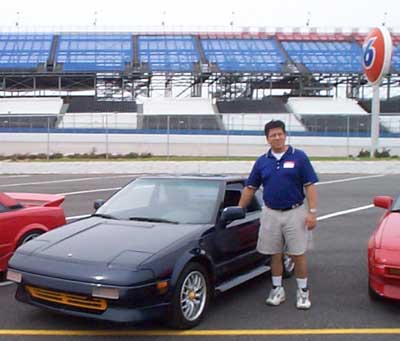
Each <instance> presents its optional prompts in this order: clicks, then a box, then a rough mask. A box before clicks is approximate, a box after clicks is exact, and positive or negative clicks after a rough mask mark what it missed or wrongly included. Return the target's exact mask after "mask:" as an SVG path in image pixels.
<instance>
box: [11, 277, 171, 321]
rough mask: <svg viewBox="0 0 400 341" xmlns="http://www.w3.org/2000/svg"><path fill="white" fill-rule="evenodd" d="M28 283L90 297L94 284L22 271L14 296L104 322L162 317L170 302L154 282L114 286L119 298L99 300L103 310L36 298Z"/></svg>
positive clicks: (59, 310)
mask: <svg viewBox="0 0 400 341" xmlns="http://www.w3.org/2000/svg"><path fill="white" fill-rule="evenodd" d="M28 286H29V287H34V288H39V290H40V288H41V289H46V290H50V291H52V292H55V293H67V294H70V295H71V296H72V295H80V296H82V297H87V298H88V299H91V293H92V290H93V288H94V287H95V286H96V285H95V284H92V283H84V282H76V281H70V280H66V279H59V278H51V277H47V276H41V275H37V274H32V273H27V272H22V282H21V283H20V284H19V285H18V288H17V291H16V294H15V297H16V299H17V300H19V301H21V302H24V303H28V304H31V305H34V306H37V307H40V308H44V309H47V310H51V311H55V312H59V313H63V314H69V315H75V316H82V317H87V318H93V319H100V320H107V321H115V322H139V321H144V320H149V319H157V318H160V317H163V316H165V313H166V310H167V308H168V305H169V301H168V299H167V297H166V296H165V295H160V294H159V293H158V292H157V290H156V286H155V283H150V284H146V285H141V286H132V287H115V286H114V288H117V289H118V291H119V298H118V299H115V300H114V299H102V300H103V301H105V302H106V308H105V309H104V310H102V311H100V310H92V309H88V308H84V307H83V308H82V307H77V306H72V305H70V304H68V303H67V304H64V303H62V302H57V301H54V300H53V301H52V300H51V299H46V298H45V299H38V298H37V297H34V296H33V295H32V294H31V292H30V291H29V290H28V289H27V288H28Z"/></svg>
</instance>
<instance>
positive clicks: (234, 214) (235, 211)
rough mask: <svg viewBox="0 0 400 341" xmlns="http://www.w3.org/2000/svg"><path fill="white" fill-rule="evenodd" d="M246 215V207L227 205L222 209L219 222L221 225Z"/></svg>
mask: <svg viewBox="0 0 400 341" xmlns="http://www.w3.org/2000/svg"><path fill="white" fill-rule="evenodd" d="M244 217H246V211H245V210H244V208H242V207H240V206H229V207H225V208H224V210H223V211H222V213H221V216H220V218H219V222H220V224H221V225H227V224H229V223H230V222H231V221H234V220H237V219H243V218H244Z"/></svg>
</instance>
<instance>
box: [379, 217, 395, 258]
mask: <svg viewBox="0 0 400 341" xmlns="http://www.w3.org/2000/svg"><path fill="white" fill-rule="evenodd" d="M378 236H379V239H380V240H379V242H380V243H379V244H380V245H379V246H380V248H382V249H385V250H398V251H400V213H398V212H393V213H390V214H389V215H387V216H386V217H385V218H384V219H383V221H382V222H381V225H380V231H378Z"/></svg>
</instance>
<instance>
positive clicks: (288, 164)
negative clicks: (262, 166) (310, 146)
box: [283, 161, 294, 168]
mask: <svg viewBox="0 0 400 341" xmlns="http://www.w3.org/2000/svg"><path fill="white" fill-rule="evenodd" d="M283 168H294V161H285V162H284V163H283Z"/></svg>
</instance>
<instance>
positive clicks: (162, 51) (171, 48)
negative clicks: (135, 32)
mask: <svg viewBox="0 0 400 341" xmlns="http://www.w3.org/2000/svg"><path fill="white" fill-rule="evenodd" d="M138 45H139V60H140V62H144V63H148V64H149V67H150V70H152V71H171V72H173V71H176V72H191V71H193V63H195V62H199V60H200V57H199V52H198V51H197V49H196V45H195V41H194V39H193V37H192V36H190V35H145V36H139V43H138Z"/></svg>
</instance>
